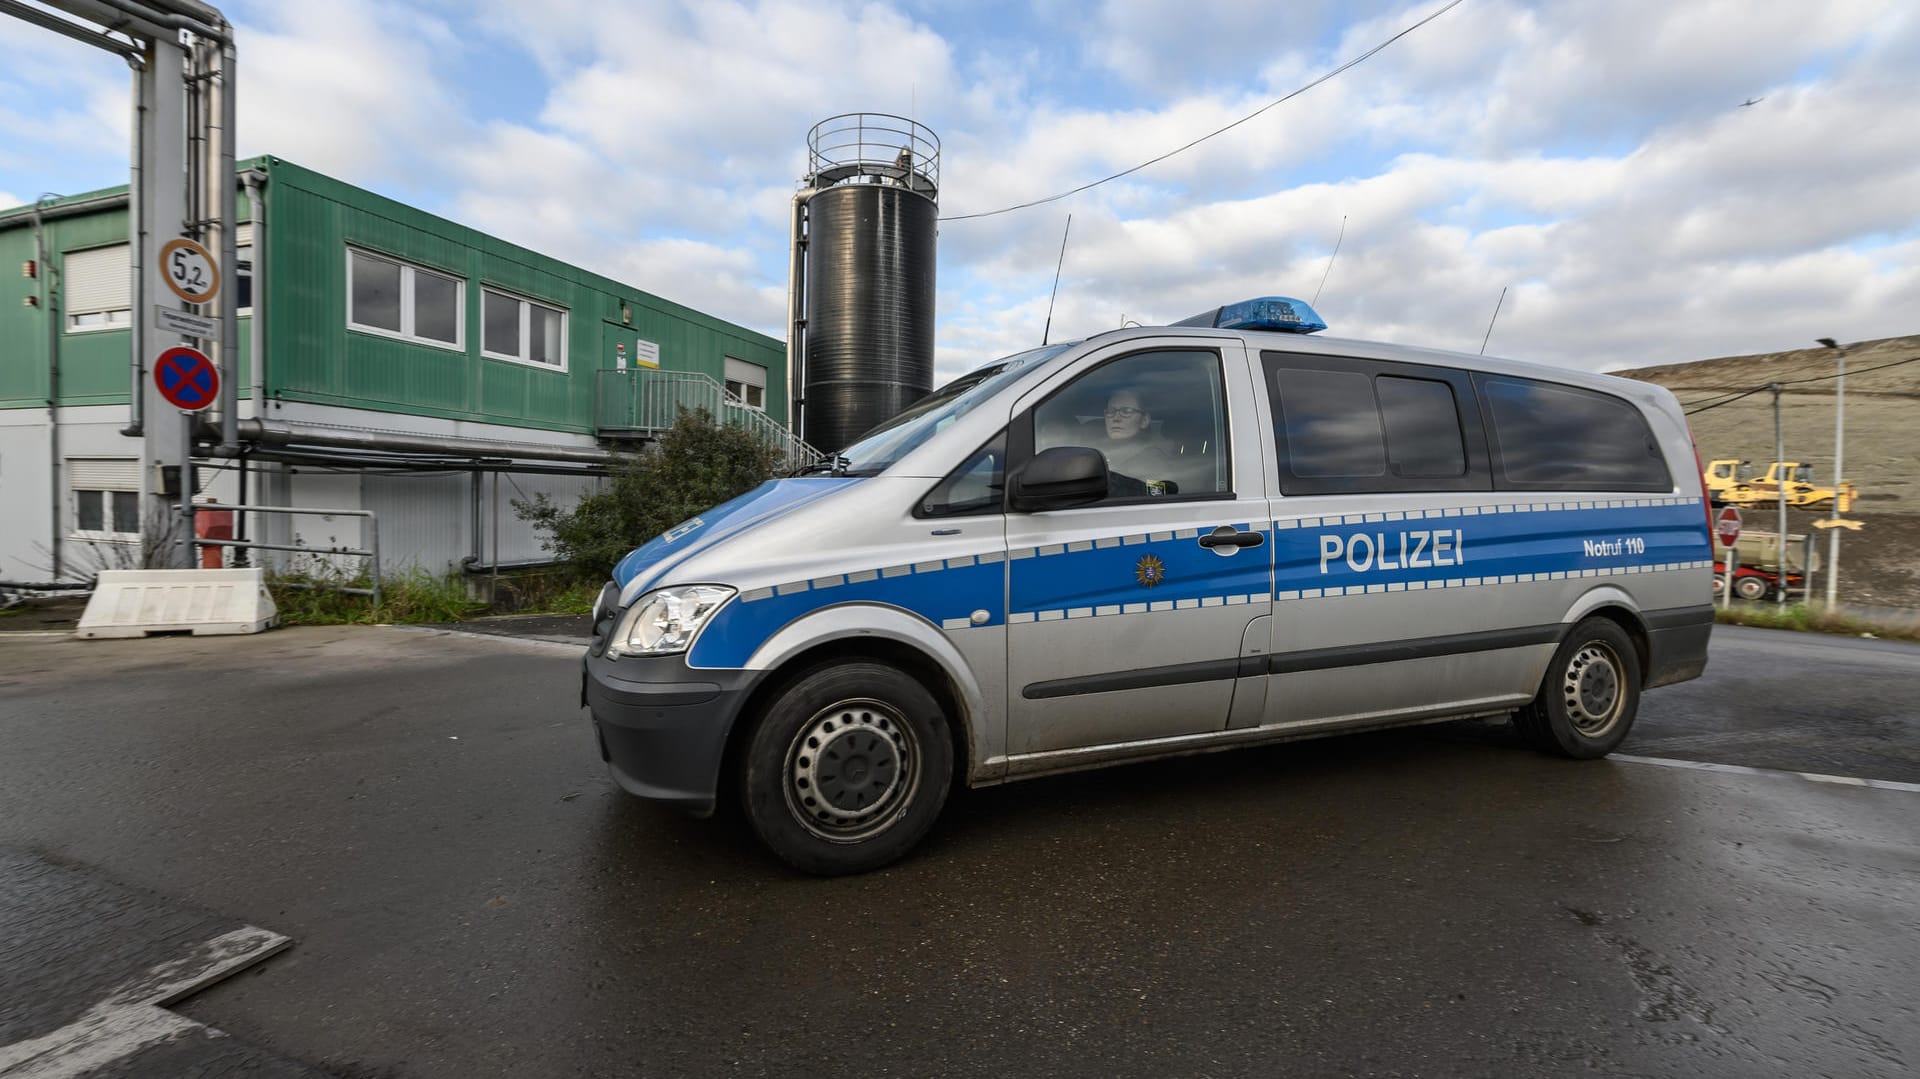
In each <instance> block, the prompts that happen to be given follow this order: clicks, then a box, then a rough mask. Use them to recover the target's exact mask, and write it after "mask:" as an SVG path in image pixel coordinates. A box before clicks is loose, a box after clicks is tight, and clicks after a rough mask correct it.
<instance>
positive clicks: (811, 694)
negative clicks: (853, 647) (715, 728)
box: [740, 661, 953, 876]
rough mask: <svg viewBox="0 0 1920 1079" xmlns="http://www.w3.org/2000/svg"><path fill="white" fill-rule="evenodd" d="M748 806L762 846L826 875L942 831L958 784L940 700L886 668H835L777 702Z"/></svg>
mask: <svg viewBox="0 0 1920 1079" xmlns="http://www.w3.org/2000/svg"><path fill="white" fill-rule="evenodd" d="M742 770H743V775H742V779H741V784H740V790H741V799H742V802H743V804H744V806H745V809H746V814H747V819H748V820H749V821H750V822H751V823H752V825H753V830H754V832H755V834H757V835H758V836H759V837H760V839H761V841H762V842H764V843H765V844H766V845H767V846H768V847H769V848H771V849H772V850H773V852H774V853H775V854H777V855H779V856H780V858H781V860H783V861H785V862H786V863H787V864H789V865H791V866H793V867H794V868H796V869H800V870H804V871H805V872H808V873H818V874H821V875H823V876H829V875H835V874H841V873H860V872H865V871H866V870H869V869H877V868H879V867H880V866H883V865H886V864H887V863H889V862H892V861H894V860H895V859H897V858H899V857H900V856H901V855H903V854H905V853H906V852H907V851H908V850H910V849H911V848H912V847H913V845H914V844H916V843H918V842H919V841H920V838H921V837H922V836H924V835H925V834H926V833H927V830H928V829H929V828H931V827H932V826H933V822H934V819H935V818H936V817H938V816H939V815H940V809H941V806H942V805H944V804H945V802H946V798H947V789H948V787H949V786H950V785H951V783H952V778H953V743H952V741H951V739H950V738H949V736H948V733H947V718H946V716H945V715H944V714H943V713H942V711H941V709H940V705H939V702H938V701H936V700H934V698H933V695H932V694H931V693H928V692H927V690H926V688H925V687H924V686H922V685H921V684H920V683H919V682H918V681H917V680H916V679H914V678H913V677H912V676H911V675H908V674H906V673H905V672H903V671H901V670H899V669H897V668H894V667H889V666H886V665H885V664H881V663H872V662H865V661H857V662H842V663H834V664H831V665H828V666H824V667H818V668H815V669H814V670H812V671H809V672H807V673H806V674H804V675H802V676H801V677H800V678H799V679H797V680H796V681H794V682H793V683H792V684H791V685H789V686H788V687H787V688H786V689H784V690H782V691H781V693H780V695H779V696H778V697H777V698H775V699H774V701H773V703H772V705H771V706H770V707H768V709H767V711H766V713H765V714H764V715H763V716H761V718H760V721H759V724H758V725H757V726H756V727H755V728H754V731H753V734H752V737H751V740H750V741H749V743H748V746H747V751H746V754H745V755H744V759H743V761H742Z"/></svg>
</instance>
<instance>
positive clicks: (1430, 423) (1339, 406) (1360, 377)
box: [1261, 352, 1492, 495]
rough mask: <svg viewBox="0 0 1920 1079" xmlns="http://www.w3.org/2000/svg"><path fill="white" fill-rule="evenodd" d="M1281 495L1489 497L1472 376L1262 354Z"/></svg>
mask: <svg viewBox="0 0 1920 1079" xmlns="http://www.w3.org/2000/svg"><path fill="white" fill-rule="evenodd" d="M1261 359H1262V361H1263V362H1264V364H1265V366H1266V370H1267V374H1268V377H1269V379H1270V380H1271V386H1272V388H1273V398H1274V408H1273V419H1274V441H1275V444H1276V449H1277V450H1278V454H1277V456H1278V457H1279V461H1280V491H1281V493H1282V494H1283V495H1319V494H1383V493H1394V492H1417V491H1473V490H1478V491H1484V490H1489V489H1491V487H1492V477H1491V475H1490V473H1489V472H1488V470H1487V462H1486V451H1485V444H1484V438H1483V436H1482V434H1481V432H1480V424H1479V415H1478V412H1477V410H1476V409H1475V408H1474V400H1473V387H1472V384H1471V382H1470V381H1469V380H1468V377H1467V376H1466V374H1465V373H1464V372H1459V371H1450V370H1447V369H1444V368H1430V367H1425V366H1421V365H1415V364H1403V363H1389V362H1386V361H1380V360H1364V359H1347V358H1340V357H1328V356H1308V355H1297V354H1288V353H1279V352H1267V353H1262V355H1261Z"/></svg>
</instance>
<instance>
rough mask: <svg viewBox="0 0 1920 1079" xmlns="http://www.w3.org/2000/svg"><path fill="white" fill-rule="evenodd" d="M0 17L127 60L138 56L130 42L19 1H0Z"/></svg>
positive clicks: (136, 48) (134, 46)
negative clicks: (5, 16) (27, 24)
mask: <svg viewBox="0 0 1920 1079" xmlns="http://www.w3.org/2000/svg"><path fill="white" fill-rule="evenodd" d="M0 15H11V16H13V17H14V18H16V19H19V20H21V21H22V22H29V23H32V24H33V25H35V26H38V27H39V28H40V29H42V30H51V31H53V32H54V33H56V34H64V35H66V36H67V37H70V38H72V39H74V40H75V41H84V42H86V43H87V44H89V45H92V46H93V47H94V48H96V49H105V50H107V51H108V52H113V53H119V54H120V55H121V56H125V57H127V58H128V59H132V58H133V57H136V56H139V55H140V47H139V46H138V45H135V44H134V43H132V42H130V41H121V40H120V39H119V38H116V37H111V36H109V35H107V34H105V33H103V32H101V31H99V30H95V29H94V28H92V27H90V26H82V25H80V24H79V23H76V22H72V21H69V20H67V19H63V18H60V17H59V16H57V15H54V14H52V13H51V12H49V11H46V10H45V9H43V8H37V7H29V6H28V5H26V4H22V3H20V2H19V0H0Z"/></svg>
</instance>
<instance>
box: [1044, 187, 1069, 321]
mask: <svg viewBox="0 0 1920 1079" xmlns="http://www.w3.org/2000/svg"><path fill="white" fill-rule="evenodd" d="M1072 231H1073V215H1072V214H1068V215H1067V227H1066V228H1064V229H1061V230H1060V261H1058V262H1056V263H1054V264H1053V291H1052V292H1050V293H1048V294H1047V325H1046V328H1045V329H1042V330H1041V331H1040V346H1041V347H1042V348H1045V347H1046V344H1047V336H1048V335H1049V334H1051V333H1053V298H1054V297H1055V296H1058V295H1060V267H1062V266H1064V265H1066V263H1067V233H1069V232H1072Z"/></svg>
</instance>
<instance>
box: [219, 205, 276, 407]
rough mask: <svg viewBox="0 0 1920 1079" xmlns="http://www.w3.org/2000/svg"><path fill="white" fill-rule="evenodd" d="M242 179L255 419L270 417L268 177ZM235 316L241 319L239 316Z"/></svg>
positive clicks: (237, 268) (238, 270) (236, 272)
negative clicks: (249, 248) (249, 237)
mask: <svg viewBox="0 0 1920 1079" xmlns="http://www.w3.org/2000/svg"><path fill="white" fill-rule="evenodd" d="M243 179H244V180H245V182H246V186H247V217H248V218H249V219H250V220H251V221H252V222H253V298H252V303H253V317H252V318H250V319H249V320H248V321H249V323H251V325H250V326H249V327H248V329H247V346H248V352H249V354H250V356H251V358H250V359H249V360H248V364H249V366H251V367H252V368H253V370H251V371H249V372H248V374H250V375H251V376H252V380H253V418H254V419H256V420H263V419H266V418H267V326H266V323H267V200H266V198H265V197H264V193H263V192H262V191H261V188H262V187H263V186H265V184H266V181H267V177H266V174H265V173H263V172H261V171H260V170H259V169H248V170H247V174H246V176H245V177H244V178H243ZM233 274H234V278H235V280H236V281H237V280H238V279H239V274H240V268H239V267H237V266H236V267H234V268H233ZM234 318H235V320H236V321H238V319H239V316H238V315H235V316H234ZM237 407H238V406H237V404H236V408H237ZM223 434H224V432H223Z"/></svg>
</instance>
